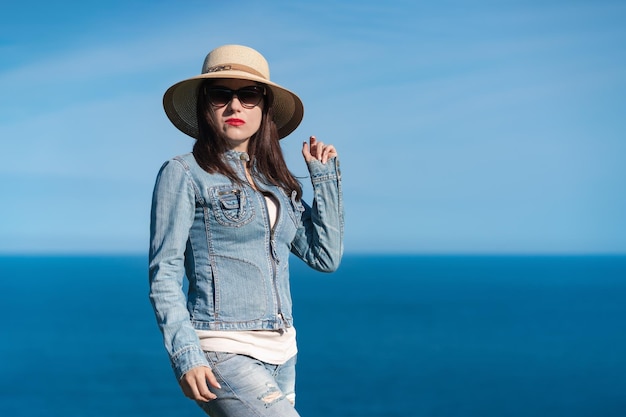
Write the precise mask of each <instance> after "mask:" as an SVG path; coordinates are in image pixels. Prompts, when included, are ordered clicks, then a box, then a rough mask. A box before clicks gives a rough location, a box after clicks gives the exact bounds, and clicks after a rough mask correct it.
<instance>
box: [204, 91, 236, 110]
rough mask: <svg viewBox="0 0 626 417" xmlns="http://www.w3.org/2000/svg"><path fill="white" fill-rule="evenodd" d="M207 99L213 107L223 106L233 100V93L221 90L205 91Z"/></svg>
mask: <svg viewBox="0 0 626 417" xmlns="http://www.w3.org/2000/svg"><path fill="white" fill-rule="evenodd" d="M207 98H208V99H209V102H210V103H211V104H212V105H214V106H217V107H221V106H225V105H227V104H228V102H229V101H230V100H231V99H232V98H233V91H232V90H226V89H221V88H211V89H209V90H207Z"/></svg>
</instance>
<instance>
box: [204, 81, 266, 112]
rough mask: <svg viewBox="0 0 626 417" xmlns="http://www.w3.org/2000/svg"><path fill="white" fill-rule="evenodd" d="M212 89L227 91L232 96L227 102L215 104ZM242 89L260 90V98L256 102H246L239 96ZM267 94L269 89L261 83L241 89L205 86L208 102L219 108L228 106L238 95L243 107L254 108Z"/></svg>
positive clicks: (244, 90)
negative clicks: (212, 98)
mask: <svg viewBox="0 0 626 417" xmlns="http://www.w3.org/2000/svg"><path fill="white" fill-rule="evenodd" d="M212 90H213V91H222V92H225V93H227V94H228V95H229V96H230V98H229V99H228V101H227V102H225V103H224V104H221V103H220V104H215V103H214V102H213V101H212V100H211V91H212ZM241 91H243V92H246V91H255V92H260V93H261V94H260V95H259V100H258V101H257V102H256V103H254V104H249V103H247V102H244V101H243V100H241V97H240V96H239V93H240V92H241ZM266 94H267V91H266V89H265V87H263V86H261V85H248V86H245V87H241V88H239V89H237V90H232V89H230V88H227V87H220V86H207V87H204V96H205V97H206V100H207V102H208V103H209V104H210V105H211V106H213V107H215V108H218V109H219V108H222V107H225V106H227V105H228V104H229V103H230V102H232V101H233V98H234V97H235V96H237V99H238V100H239V103H241V106H242V107H243V108H245V109H253V108H255V107H256V106H258V105H259V103H261V101H263V99H264V98H265V96H266Z"/></svg>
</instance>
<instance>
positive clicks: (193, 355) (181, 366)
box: [171, 346, 211, 380]
mask: <svg viewBox="0 0 626 417" xmlns="http://www.w3.org/2000/svg"><path fill="white" fill-rule="evenodd" d="M171 363H172V369H173V370H174V374H175V375H176V379H177V380H180V378H182V377H183V375H185V374H186V373H187V372H189V371H190V370H191V369H192V368H196V367H198V366H206V367H207V368H211V366H210V365H209V362H208V361H207V359H206V356H205V355H204V352H203V351H202V349H200V348H199V347H198V346H188V347H186V348H183V349H181V350H180V351H179V352H177V353H176V354H175V355H174V356H173V357H172V359H171Z"/></svg>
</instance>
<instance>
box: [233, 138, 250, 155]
mask: <svg viewBox="0 0 626 417" xmlns="http://www.w3.org/2000/svg"><path fill="white" fill-rule="evenodd" d="M249 141H250V138H248V139H244V140H229V141H228V145H229V147H230V149H231V150H233V151H237V152H248V142H249Z"/></svg>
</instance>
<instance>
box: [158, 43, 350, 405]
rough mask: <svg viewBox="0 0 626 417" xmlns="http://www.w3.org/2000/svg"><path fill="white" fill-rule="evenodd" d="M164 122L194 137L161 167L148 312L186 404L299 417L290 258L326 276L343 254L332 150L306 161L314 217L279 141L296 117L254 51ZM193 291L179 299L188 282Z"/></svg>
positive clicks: (215, 71) (308, 149)
mask: <svg viewBox="0 0 626 417" xmlns="http://www.w3.org/2000/svg"><path fill="white" fill-rule="evenodd" d="M163 103H164V107H165V112H166V114H167V115H168V117H169V119H170V120H171V121H172V123H173V124H174V125H175V126H176V127H177V128H178V129H180V130H181V131H182V132H184V133H186V134H188V135H190V136H192V137H194V138H196V139H197V140H196V142H195V145H194V147H193V153H190V154H187V155H182V156H178V157H176V158H174V159H172V160H170V161H168V162H166V163H165V164H164V165H163V167H162V168H161V170H160V172H159V174H158V176H157V180H156V185H155V188H154V194H153V201H152V214H151V226H150V300H151V302H152V305H153V307H154V311H155V314H156V317H157V322H158V324H159V326H160V329H161V331H162V332H163V339H164V343H165V347H166V349H167V351H168V354H169V357H170V361H171V364H172V367H173V369H174V373H175V375H176V377H177V378H178V381H179V384H180V386H181V388H182V390H183V392H184V394H185V395H186V396H187V397H189V398H191V399H193V400H196V401H197V402H198V404H200V406H201V407H202V408H203V409H204V410H205V412H206V413H207V414H209V415H211V416H213V417H217V416H253V415H255V416H266V415H267V416H273V417H281V416H297V415H298V413H297V412H296V411H295V408H294V402H295V392H294V387H295V362H296V353H297V346H296V339H295V337H296V332H295V329H294V327H293V317H292V309H291V295H290V290H289V268H288V261H289V255H290V253H292V254H294V255H295V256H297V257H298V258H300V259H302V260H303V261H304V262H306V263H307V264H308V265H309V266H311V267H313V268H315V269H317V270H319V271H324V272H331V271H334V270H335V269H336V268H337V267H338V265H339V262H340V259H341V256H342V252H343V205H342V195H341V176H340V171H339V162H338V159H337V151H336V150H335V148H334V146H332V145H327V144H324V143H322V142H320V141H318V140H316V138H315V137H313V136H311V137H310V139H309V142H308V143H307V142H304V143H303V146H302V155H303V156H304V159H305V161H306V163H307V166H308V169H309V172H310V175H311V181H312V184H313V192H314V197H313V202H312V204H311V206H309V205H307V204H305V203H304V202H303V201H302V200H301V196H302V188H301V186H300V183H299V182H298V181H297V180H296V178H295V177H294V176H293V175H292V174H291V172H290V171H289V170H288V168H287V166H286V164H285V161H284V159H283V155H282V152H281V148H280V144H279V140H280V139H282V138H284V137H285V136H287V135H288V134H289V133H291V132H292V131H293V130H294V129H296V127H297V126H298V124H299V123H300V121H301V120H302V116H303V107H302V102H301V101H300V99H299V98H298V96H296V95H295V94H294V93H292V92H290V91H289V90H286V89H285V88H283V87H281V86H279V85H278V84H275V83H273V82H272V81H270V78H269V67H268V64H267V61H266V60H265V58H263V56H262V55H261V54H259V53H258V52H257V51H255V50H253V49H251V48H248V47H244V46H238V45H226V46H222V47H219V48H217V49H215V50H213V51H211V52H210V53H209V55H208V56H207V57H206V59H205V62H204V65H203V69H202V74H201V75H199V76H196V77H193V78H190V79H187V80H184V81H181V82H179V83H177V84H175V85H173V86H172V87H170V88H169V89H168V90H167V92H166V93H165V96H164V99H163ZM185 275H186V277H187V279H188V291H187V295H186V296H185V294H184V293H183V289H182V288H183V276H185Z"/></svg>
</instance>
